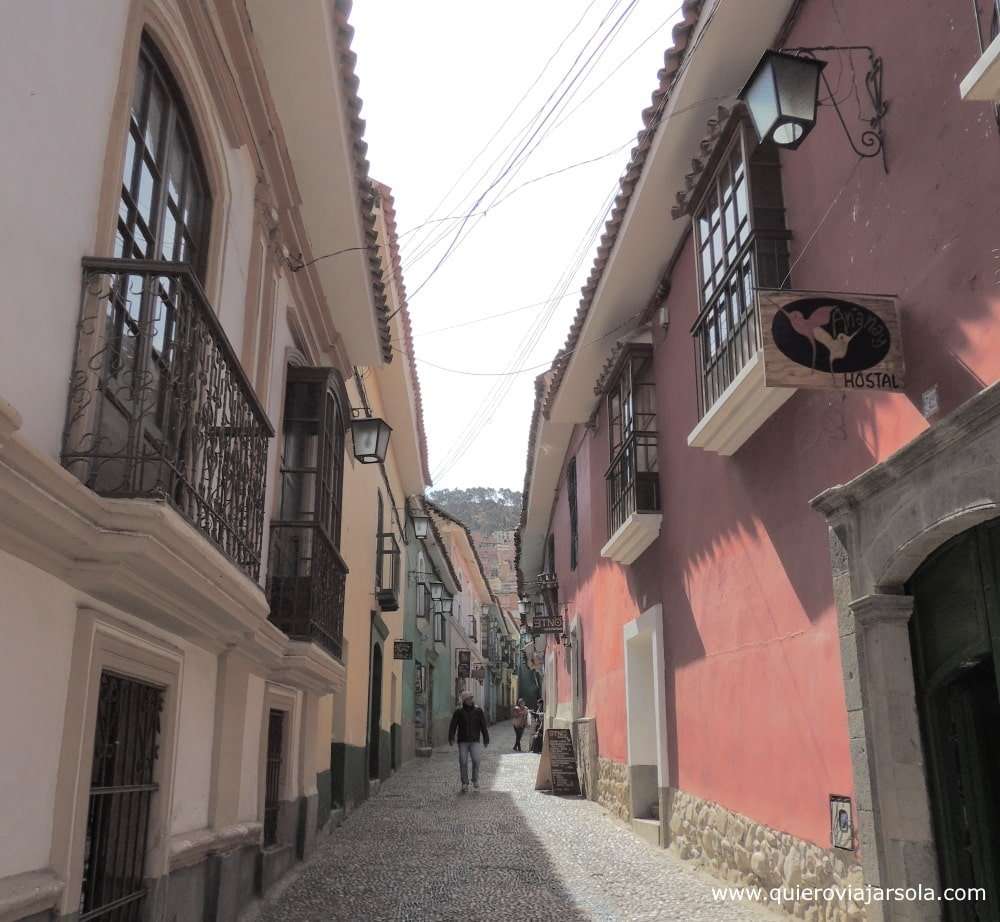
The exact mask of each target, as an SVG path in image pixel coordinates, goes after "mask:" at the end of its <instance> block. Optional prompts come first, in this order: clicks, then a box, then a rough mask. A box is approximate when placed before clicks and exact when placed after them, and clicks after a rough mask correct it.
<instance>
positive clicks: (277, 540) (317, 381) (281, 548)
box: [268, 367, 347, 656]
mask: <svg viewBox="0 0 1000 922" xmlns="http://www.w3.org/2000/svg"><path fill="white" fill-rule="evenodd" d="M343 402H344V398H343V397H342V395H341V393H340V379H339V376H338V375H337V372H336V371H334V370H333V369H331V368H301V367H290V368H289V369H288V378H287V383H286V386H285V408H284V422H283V429H284V442H283V444H282V453H281V461H280V464H281V469H280V483H279V493H280V495H279V499H278V515H277V517H276V518H275V519H274V520H273V521H272V522H271V554H270V573H269V577H268V595H269V598H270V603H271V620H272V621H273V622H274V623H275V624H276V625H277V626H278V627H279V628H281V629H282V630H283V631H284V632H285V633H286V634H288V635H289V636H290V637H294V638H296V639H300V640H315V641H316V642H317V643H319V644H321V645H322V646H324V647H325V648H326V649H327V650H329V651H330V652H331V653H332V654H333V655H334V656H340V655H341V652H342V646H343V635H344V590H345V586H346V578H347V565H346V563H344V560H343V558H342V557H341V555H340V532H341V516H342V509H343V505H342V504H343V486H344V447H345V431H346V430H345V414H344V408H343Z"/></svg>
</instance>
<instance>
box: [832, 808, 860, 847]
mask: <svg viewBox="0 0 1000 922" xmlns="http://www.w3.org/2000/svg"><path fill="white" fill-rule="evenodd" d="M830 842H831V844H832V845H833V847H834V848H845V849H848V850H850V851H853V850H854V821H853V819H852V816H851V798H850V797H844V796H842V795H840V794H831V795H830Z"/></svg>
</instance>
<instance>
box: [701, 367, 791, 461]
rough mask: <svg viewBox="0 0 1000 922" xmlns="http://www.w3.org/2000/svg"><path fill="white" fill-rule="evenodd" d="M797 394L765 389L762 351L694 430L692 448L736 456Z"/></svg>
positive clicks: (769, 388)
mask: <svg viewBox="0 0 1000 922" xmlns="http://www.w3.org/2000/svg"><path fill="white" fill-rule="evenodd" d="M794 393H795V388H794V387H765V386H764V353H763V351H758V352H757V354H756V355H755V356H754V357H753V358H752V359H751V360H750V361H749V362H747V364H746V365H745V366H744V368H743V370H742V371H740V373H739V374H738V375H737V376H736V378H735V379H734V380H733V383H732V384H730V385H729V387H727V388H726V390H725V391H724V392H723V394H722V396H721V397H719V399H718V400H716V401H715V403H714V404H712V408H711V409H710V410H709V411H708V412H707V413H706V414H705V415H704V416H703V417H702V419H701V421H700V422H699V423H698V425H697V426H695V427H694V429H692V430H691V434H690V435H689V436H688V445H689V446H690V447H691V448H703V449H705V451H714V452H715V453H716V454H720V455H725V456H729V455H733V454H736V452H737V451H738V450H739V449H740V447H741V446H742V445H743V443H744V442H746V441H747V439H749V438H750V436H752V435H753V434H754V433H755V432H756V431H757V430H758V429H759V428H760V427H761V426H762V425H764V423H765V422H766V421H767V419H768V418H769V417H770V416H771V415H772V414H773V413H774V412H775V411H776V410H777V409H778V408H779V407H780V406H781V405H782V404H783V403H784V402H785V401H786V400H788V398H789V397H791V396H792V394H794Z"/></svg>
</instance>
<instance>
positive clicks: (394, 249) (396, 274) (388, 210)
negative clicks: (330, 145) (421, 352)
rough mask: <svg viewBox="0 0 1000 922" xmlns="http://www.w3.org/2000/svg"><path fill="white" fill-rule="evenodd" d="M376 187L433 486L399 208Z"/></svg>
mask: <svg viewBox="0 0 1000 922" xmlns="http://www.w3.org/2000/svg"><path fill="white" fill-rule="evenodd" d="M372 185H373V186H374V187H375V191H376V192H377V193H378V196H379V198H380V199H381V202H382V214H383V215H384V216H385V226H386V234H387V237H388V243H389V261H390V263H391V265H392V273H393V278H394V279H395V280H396V287H397V289H398V290H399V317H400V321H401V326H402V328H403V349H402V351H403V352H404V354H405V355H406V357H407V359H408V362H409V366H410V374H411V375H412V378H413V397H414V403H415V404H416V406H415V408H414V410H415V412H416V415H417V435H418V436H419V438H420V460H421V462H422V463H423V465H424V476H425V478H426V483H427V486H430V485H431V475H430V465H429V464H428V463H427V435H426V432H425V430H424V402H423V398H422V397H421V394H420V377H419V375H418V374H417V363H416V359H414V357H413V327H412V325H411V324H410V307H409V305H408V304H407V302H406V284H405V282H404V281H403V268H402V264H401V261H400V256H399V238H398V237H397V235H396V208H395V199H393V197H392V189H390V188H389V187H388V186H387V185H385V184H384V183H380V182H377V181H373V183H372Z"/></svg>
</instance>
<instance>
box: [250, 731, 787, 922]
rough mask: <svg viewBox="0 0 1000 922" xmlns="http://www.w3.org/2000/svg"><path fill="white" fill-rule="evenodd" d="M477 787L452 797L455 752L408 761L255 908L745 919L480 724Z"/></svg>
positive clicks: (416, 916) (407, 914) (264, 915)
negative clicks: (543, 782)
mask: <svg viewBox="0 0 1000 922" xmlns="http://www.w3.org/2000/svg"><path fill="white" fill-rule="evenodd" d="M491 739H492V741H491V743H490V746H489V748H488V749H487V750H486V751H485V753H484V755H483V762H482V774H481V778H480V784H481V791H480V792H479V793H469V794H464V795H463V794H460V793H459V791H458V788H459V784H458V765H457V761H458V760H457V755H456V754H455V750H453V749H448V748H447V747H444V748H439V749H437V750H436V751H435V753H434V755H433V756H432V757H431V758H430V759H415V760H413V761H411V762H408V763H407V764H406V765H404V766H403V768H402V769H401V770H400V771H399V772H398V773H397V774H396V775H394V776H393V777H392V778H391V779H389V780H388V781H387V782H386V783H385V784H383V785H382V789H381V791H380V792H379V793H378V794H377V795H376V796H375V797H374V798H372V799H371V800H369V801H368V802H367V803H365V804H363V805H362V806H361V807H359V808H358V809H357V810H356V811H354V812H353V813H352V814H351V815H350V816H349V817H348V818H347V820H346V821H345V822H344V824H343V825H342V826H341V827H340V828H339V829H337V830H335V831H334V832H333V834H332V835H331V836H330V838H329V839H327V840H325V841H324V842H323V843H322V844H321V845H320V846H318V848H317V849H316V851H315V852H314V854H313V856H312V857H311V858H310V860H309V861H308V862H307V863H306V864H305V865H304V866H303V867H302V869H301V871H300V872H299V873H298V875H297V877H296V878H295V879H294V880H293V881H292V882H291V883H290V884H289V885H287V886H286V887H284V888H283V892H281V893H280V894H279V895H278V896H277V897H276V898H275V899H274V900H273V901H272V902H271V903H270V904H269V905H268V906H266V907H265V908H264V909H263V911H262V912H261V915H260V922H337V920H351V922H358V920H366V922H367V920H372V922H376V920H378V922H381V920H416V922H423V920H459V919H461V920H479V919H510V920H512V922H515V920H516V922H522V920H529V919H530V920H548V919H553V920H570V922H576V920H580V922H582V920H602V922H605V920H620V919H622V920H654V919H656V920H659V919H671V920H674V919H676V920H684V922H714V920H723V919H724V920H727V922H729V920H735V922H741V920H748V922H768V920H771V922H777V920H779V918H780V917H779V916H776V915H774V914H771V913H768V912H767V911H765V910H763V909H761V908H759V907H757V906H753V905H747V904H737V903H732V902H715V901H714V900H713V899H712V891H711V887H712V885H713V882H714V881H713V880H712V879H711V878H708V877H706V876H703V875H701V874H700V873H698V872H697V871H694V870H693V869H691V868H690V867H688V866H686V865H684V864H683V863H682V862H680V861H679V860H677V859H674V858H673V857H671V856H670V855H668V854H667V853H666V852H664V851H662V850H660V849H657V848H654V847H652V846H650V845H647V844H646V843H645V842H642V841H640V840H639V839H638V838H636V837H635V836H634V835H633V834H632V833H631V831H630V830H629V829H627V828H626V827H625V826H624V825H623V824H621V823H620V822H618V821H616V820H613V819H612V818H611V817H610V816H609V815H608V814H607V813H606V812H605V811H604V810H603V809H602V808H601V807H599V806H598V805H597V804H595V803H591V802H590V801H585V800H583V799H581V798H561V797H553V796H552V795H550V794H544V793H541V792H536V791H535V790H534V782H535V771H536V769H537V766H538V758H539V757H538V756H536V755H531V754H530V753H514V752H511V751H510V750H511V747H512V745H513V740H514V733H513V730H512V729H511V727H510V724H509V723H504V724H499V725H497V726H496V727H495V728H491Z"/></svg>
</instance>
